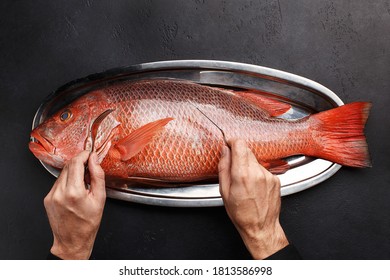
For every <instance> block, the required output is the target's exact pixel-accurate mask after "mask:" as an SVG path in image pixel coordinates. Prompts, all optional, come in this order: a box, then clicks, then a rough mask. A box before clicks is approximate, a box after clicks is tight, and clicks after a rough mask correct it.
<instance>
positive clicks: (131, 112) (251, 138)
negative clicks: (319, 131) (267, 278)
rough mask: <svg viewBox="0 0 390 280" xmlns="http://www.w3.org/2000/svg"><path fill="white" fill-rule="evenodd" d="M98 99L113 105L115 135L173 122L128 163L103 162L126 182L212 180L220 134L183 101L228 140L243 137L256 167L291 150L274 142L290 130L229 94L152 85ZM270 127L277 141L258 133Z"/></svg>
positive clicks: (125, 87)
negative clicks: (127, 177) (125, 175)
mask: <svg viewBox="0 0 390 280" xmlns="http://www.w3.org/2000/svg"><path fill="white" fill-rule="evenodd" d="M205 88H206V90H205ZM103 94H105V95H106V96H107V98H108V100H109V103H112V104H117V107H118V108H119V109H118V110H117V111H118V112H119V113H118V114H117V118H118V119H119V120H121V121H120V122H121V123H122V124H123V127H122V129H123V131H122V132H121V133H123V134H124V135H127V134H129V133H130V132H131V131H134V130H135V129H137V128H138V127H139V126H141V125H143V124H146V123H148V122H151V121H153V120H156V119H163V118H166V117H173V118H174V120H173V121H171V122H170V123H169V124H167V125H166V127H165V129H164V131H163V132H162V134H161V135H159V136H158V137H156V138H155V139H154V140H153V141H152V142H151V143H150V144H149V145H148V146H147V147H145V148H144V149H143V150H142V151H141V152H140V153H139V154H138V155H137V156H135V157H134V158H132V159H131V160H130V161H128V162H125V163H124V162H116V161H115V160H114V159H110V158H109V157H106V159H105V160H104V161H103V163H102V165H103V166H104V167H106V169H111V170H113V168H112V166H115V168H114V169H117V170H119V171H120V172H122V171H123V170H124V169H127V172H128V174H130V176H135V177H153V178H164V179H166V180H177V179H179V178H181V179H182V178H184V177H186V178H189V179H188V180H198V179H207V178H214V177H216V174H217V168H218V162H219V159H220V154H221V149H222V146H223V145H224V141H223V137H222V134H221V132H220V131H219V129H218V128H217V127H216V126H215V125H214V124H212V123H211V122H210V121H209V120H208V119H207V118H205V117H204V116H203V115H202V114H201V113H200V112H198V111H197V110H196V108H194V107H193V106H192V105H191V103H189V102H188V101H191V102H193V103H195V104H196V107H198V108H199V109H200V110H201V111H202V112H204V113H205V114H206V115H207V116H208V117H210V118H211V119H213V120H214V121H215V123H217V124H218V126H220V127H221V128H222V129H223V131H224V132H225V133H226V137H227V138H228V139H233V138H239V137H241V136H242V135H247V136H248V137H247V140H248V143H249V145H250V147H251V148H252V149H253V151H254V152H255V155H256V156H257V157H258V158H259V159H261V160H262V161H267V160H269V159H273V158H278V157H280V155H281V152H280V150H281V148H282V147H283V150H286V148H287V150H291V149H290V148H289V147H288V146H291V145H290V143H289V142H280V143H279V142H276V141H275V140H277V141H279V140H280V138H281V136H282V135H283V131H286V130H288V131H290V130H291V129H292V124H291V123H288V124H287V123H286V122H283V121H282V120H280V119H275V118H273V119H271V118H269V117H268V118H267V114H266V113H265V112H264V111H263V110H261V108H257V107H255V106H253V105H252V104H249V103H247V102H245V100H242V98H239V97H237V96H235V95H233V94H232V93H231V92H230V91H225V90H221V89H213V88H210V87H204V86H201V85H195V84H192V83H183V82H177V81H158V80H157V81H144V82H138V83H129V82H128V83H123V84H118V85H115V86H112V87H110V88H109V89H107V90H104V91H103ZM130 120H131V121H130ZM293 125H295V126H296V125H297V124H295V123H294V124H293ZM271 127H272V130H276V131H278V133H277V137H276V136H274V134H272V133H267V134H265V133H264V132H265V131H270V128H271ZM305 134H306V133H305ZM113 144H114V145H115V142H113ZM156 151H158V155H156ZM283 156H286V155H284V154H283ZM112 173H113V172H112Z"/></svg>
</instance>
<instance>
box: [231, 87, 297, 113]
mask: <svg viewBox="0 0 390 280" xmlns="http://www.w3.org/2000/svg"><path fill="white" fill-rule="evenodd" d="M234 93H235V94H237V95H238V96H240V97H242V98H244V99H246V100H248V101H249V102H250V103H252V104H253V105H255V106H256V107H260V108H261V109H263V110H265V111H267V112H268V113H269V114H270V116H271V117H277V116H280V115H283V114H284V113H286V112H287V111H288V110H290V109H291V105H290V104H287V103H283V102H281V101H278V100H275V99H272V98H268V97H265V96H263V95H261V94H260V93H255V92H250V91H235V92H234Z"/></svg>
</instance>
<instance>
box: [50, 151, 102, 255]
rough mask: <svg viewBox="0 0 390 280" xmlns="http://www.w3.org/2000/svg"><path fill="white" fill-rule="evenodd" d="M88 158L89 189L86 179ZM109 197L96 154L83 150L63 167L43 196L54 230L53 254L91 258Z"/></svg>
mask: <svg viewBox="0 0 390 280" xmlns="http://www.w3.org/2000/svg"><path fill="white" fill-rule="evenodd" d="M87 161H88V169H89V172H90V180H91V184H90V188H89V189H87V188H86V185H85V182H84V172H85V164H86V162H87ZM105 199H106V189H105V181H104V171H103V169H102V168H101V167H100V165H99V163H98V158H97V154H96V153H91V155H90V154H89V152H88V151H83V152H81V153H80V154H79V155H77V156H76V157H74V158H73V159H71V160H70V161H69V162H67V164H66V165H65V167H64V168H63V170H62V172H61V174H60V176H59V177H58V179H57V181H56V182H55V183H54V185H53V187H52V189H51V191H50V192H49V193H48V195H47V196H46V197H45V199H44V205H45V208H46V212H47V216H48V218H49V222H50V226H51V229H52V231H53V236H54V242H53V246H52V248H51V250H50V251H51V253H52V254H53V255H56V256H57V257H59V258H61V259H89V257H90V255H91V252H92V249H93V244H94V242H95V238H96V234H97V231H98V229H99V225H100V221H101V219H102V215H103V209H104V204H105Z"/></svg>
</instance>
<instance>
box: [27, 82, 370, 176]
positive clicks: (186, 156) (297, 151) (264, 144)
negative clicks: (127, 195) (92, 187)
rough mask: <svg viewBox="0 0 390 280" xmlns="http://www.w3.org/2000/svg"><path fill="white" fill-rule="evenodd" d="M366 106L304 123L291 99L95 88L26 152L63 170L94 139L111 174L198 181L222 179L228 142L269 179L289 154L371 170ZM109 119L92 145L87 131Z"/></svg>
mask: <svg viewBox="0 0 390 280" xmlns="http://www.w3.org/2000/svg"><path fill="white" fill-rule="evenodd" d="M369 108H370V103H367V102H355V103H351V104H348V105H345V106H341V107H339V108H335V109H332V110H329V111H325V112H321V113H318V114H314V115H311V116H308V117H305V118H302V119H299V120H286V119H282V118H278V117H277V116H279V115H281V114H283V113H284V112H286V111H287V110H289V109H290V106H289V105H288V104H286V103H282V102H279V101H275V100H272V99H269V98H265V97H262V96H261V95H259V94H256V93H253V92H237V91H232V90H226V89H220V88H214V87H209V86H205V85H200V84H196V83H192V82H188V81H182V80H158V79H152V80H142V81H135V82H130V81H126V82H121V83H117V84H113V85H109V86H106V87H105V88H102V89H99V90H95V91H92V92H89V93H87V94H85V95H83V96H82V97H80V98H78V99H77V100H75V101H74V102H73V103H71V104H70V105H69V106H67V107H66V108H65V109H63V110H60V111H59V112H57V113H56V114H54V115H53V116H51V117H50V118H49V119H47V120H46V121H45V122H43V123H42V124H40V125H39V126H38V127H37V128H35V129H34V130H33V132H32V134H31V136H32V137H33V138H34V139H35V141H32V142H30V150H31V151H32V152H33V153H34V154H35V156H36V157H38V158H39V159H40V160H42V161H43V162H46V163H48V164H50V165H52V166H54V167H57V168H62V167H63V166H64V164H65V162H66V161H67V160H69V159H70V158H72V157H73V156H75V155H77V154H78V153H80V152H81V151H82V150H84V149H89V148H91V142H92V140H94V148H95V149H96V151H97V153H98V155H99V159H100V161H101V165H102V167H103V169H104V171H105V173H106V175H107V176H108V177H116V178H127V179H131V178H133V179H134V178H138V179H139V178H145V179H150V180H159V181H163V182H193V181H199V180H205V179H213V178H216V177H217V176H218V162H219V159H220V155H221V150H222V147H223V146H224V145H226V143H225V141H226V140H230V139H236V138H242V139H245V140H246V142H247V144H248V145H249V147H250V149H251V150H252V151H253V153H254V154H255V156H256V158H257V159H258V161H259V162H260V163H261V164H263V165H264V166H265V167H266V168H268V169H269V170H270V171H271V172H273V173H284V172H285V171H287V170H288V168H289V166H288V164H287V162H286V161H284V160H283V159H284V158H286V157H289V156H293V155H307V156H313V157H318V158H324V159H327V160H331V161H333V162H337V163H340V164H343V165H349V166H356V167H365V166H369V165H370V160H369V155H368V149H367V144H366V141H365V137H364V134H363V129H364V125H365V122H366V119H367V117H368V113H369ZM107 110H111V111H109V112H110V113H109V114H108V116H107V117H105V118H104V120H103V121H102V122H101V124H100V125H99V128H98V130H97V134H96V135H95V136H93V137H94V139H91V137H92V136H91V132H90V130H91V126H92V123H93V122H94V120H95V119H97V118H98V117H99V115H101V114H102V113H103V112H107Z"/></svg>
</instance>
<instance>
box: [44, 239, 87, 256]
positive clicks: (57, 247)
mask: <svg viewBox="0 0 390 280" xmlns="http://www.w3.org/2000/svg"><path fill="white" fill-rule="evenodd" d="M92 248H93V245H92V246H88V245H87V246H77V245H72V246H64V245H62V244H60V243H59V242H56V241H54V243H53V246H52V247H51V249H50V252H51V253H52V254H53V255H55V256H57V257H59V258H61V259H63V260H88V259H89V257H90V256H91V253H92Z"/></svg>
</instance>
